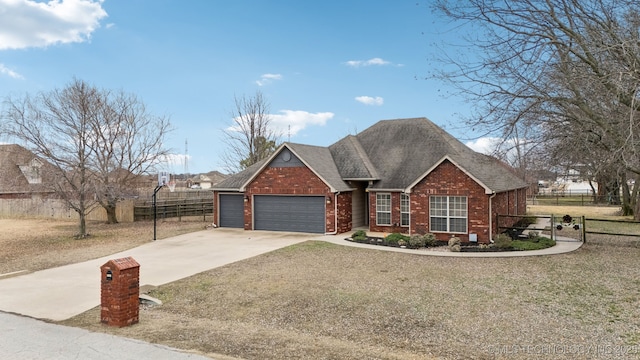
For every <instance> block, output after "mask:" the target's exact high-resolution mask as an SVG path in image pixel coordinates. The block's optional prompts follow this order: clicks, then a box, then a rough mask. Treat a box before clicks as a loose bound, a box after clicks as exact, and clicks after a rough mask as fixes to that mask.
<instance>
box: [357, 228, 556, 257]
mask: <svg viewBox="0 0 640 360" xmlns="http://www.w3.org/2000/svg"><path fill="white" fill-rule="evenodd" d="M509 234H513V231H507V232H505V233H503V234H498V235H496V236H495V239H494V242H493V243H491V244H482V243H462V242H461V241H460V239H459V238H457V237H452V238H451V239H450V240H449V241H448V242H445V241H440V240H437V239H436V237H435V235H434V234H430V233H428V234H424V235H421V234H414V235H411V236H408V235H404V234H400V233H393V234H389V235H387V236H386V237H376V236H369V235H367V233H366V232H365V231H364V230H358V231H356V232H354V233H353V234H352V235H351V237H348V238H346V239H345V240H347V241H351V242H357V243H361V244H369V245H378V246H389V247H396V248H406V249H422V248H435V247H440V248H443V247H447V246H448V248H449V250H450V251H452V252H502V251H527V250H540V249H545V248H548V247H552V246H555V244H556V242H555V241H554V240H552V239H549V238H547V237H544V236H540V235H539V234H538V233H537V232H535V231H531V232H529V233H528V234H527V236H526V237H524V238H519V239H517V240H513V239H512V238H511V236H510V235H509ZM519 235H520V234H519Z"/></svg>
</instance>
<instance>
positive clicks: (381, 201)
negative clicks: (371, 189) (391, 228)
mask: <svg viewBox="0 0 640 360" xmlns="http://www.w3.org/2000/svg"><path fill="white" fill-rule="evenodd" d="M376 225H391V194H389V193H377V194H376Z"/></svg>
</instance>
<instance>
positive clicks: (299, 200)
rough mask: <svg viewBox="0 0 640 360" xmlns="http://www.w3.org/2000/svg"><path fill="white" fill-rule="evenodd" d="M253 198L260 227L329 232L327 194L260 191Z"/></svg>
mask: <svg viewBox="0 0 640 360" xmlns="http://www.w3.org/2000/svg"><path fill="white" fill-rule="evenodd" d="M253 199H254V203H253V220H254V222H255V224H254V229H256V230H275V231H297V232H308V233H324V232H325V216H324V214H325V210H324V203H325V198H324V196H274V195H256V196H254V197H253Z"/></svg>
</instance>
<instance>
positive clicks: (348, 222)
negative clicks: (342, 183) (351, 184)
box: [327, 192, 353, 234]
mask: <svg viewBox="0 0 640 360" xmlns="http://www.w3.org/2000/svg"><path fill="white" fill-rule="evenodd" d="M337 198H338V233H339V234H341V233H344V232H347V231H351V230H352V229H353V222H352V212H353V201H352V200H353V194H352V193H351V192H345V193H340V194H339V195H338V196H337ZM327 220H328V219H327ZM331 222H332V223H333V220H332V221H331Z"/></svg>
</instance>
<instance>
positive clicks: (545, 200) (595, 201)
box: [527, 194, 620, 206]
mask: <svg viewBox="0 0 640 360" xmlns="http://www.w3.org/2000/svg"><path fill="white" fill-rule="evenodd" d="M618 201H619V199H613V198H611V197H610V196H606V195H589V194H537V195H534V196H529V197H528V198H527V203H528V204H530V205H563V206H620V204H617V203H616V202H618Z"/></svg>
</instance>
